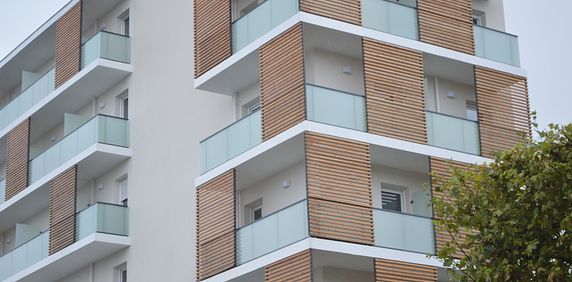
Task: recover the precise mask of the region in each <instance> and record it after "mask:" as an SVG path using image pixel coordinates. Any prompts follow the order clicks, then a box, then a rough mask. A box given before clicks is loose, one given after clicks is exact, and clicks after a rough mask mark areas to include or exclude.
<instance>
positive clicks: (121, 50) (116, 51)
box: [81, 31, 131, 69]
mask: <svg viewBox="0 0 572 282" xmlns="http://www.w3.org/2000/svg"><path fill="white" fill-rule="evenodd" d="M130 44H131V43H130V39H129V37H127V36H124V35H121V34H115V33H109V32H105V31H101V32H99V33H97V34H96V35H94V36H93V37H92V38H90V39H89V40H88V41H87V42H85V43H84V44H83V45H82V46H81V68H82V69H83V68H85V67H86V66H87V65H89V64H90V63H91V62H93V61H94V60H95V59H97V58H102V59H107V60H112V61H117V62H122V63H129V62H130V58H131V46H130Z"/></svg>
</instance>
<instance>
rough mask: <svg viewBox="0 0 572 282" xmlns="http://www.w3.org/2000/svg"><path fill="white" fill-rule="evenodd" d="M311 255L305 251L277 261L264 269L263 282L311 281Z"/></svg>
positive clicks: (308, 251)
mask: <svg viewBox="0 0 572 282" xmlns="http://www.w3.org/2000/svg"><path fill="white" fill-rule="evenodd" d="M311 260H312V254H311V251H310V250H306V251H303V252H300V253H297V254H295V255H292V256H289V257H287V258H285V259H282V260H280V261H277V262H275V263H273V264H271V265H269V266H267V267H266V268H265V274H264V281H266V282H282V281H297V282H310V281H312V263H311Z"/></svg>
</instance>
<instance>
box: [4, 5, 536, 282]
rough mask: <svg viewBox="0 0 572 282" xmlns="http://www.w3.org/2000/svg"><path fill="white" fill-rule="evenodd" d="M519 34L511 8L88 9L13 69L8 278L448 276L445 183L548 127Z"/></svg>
mask: <svg viewBox="0 0 572 282" xmlns="http://www.w3.org/2000/svg"><path fill="white" fill-rule="evenodd" d="M16 24H17V23H16ZM503 30H504V15H503V6H502V1H500V0H474V1H472V2H471V1H468V0H455V1H452V0H447V1H445V0H444V1H432V0H418V1H414V0H411V1H409V0H407V1H406V0H400V1H387V0H351V1H347V0H345V1H342V0H333V1H332V0H329V1H322V0H266V1H262V0H259V1H256V0H255V1H253V0H216V1H213V0H196V1H186V0H185V1H183V0H173V1H168V3H166V2H164V1H144V0H71V1H70V2H69V3H68V4H66V5H65V6H64V7H63V8H62V9H61V10H60V11H59V12H57V13H56V14H55V15H54V16H53V17H52V18H50V19H49V20H48V21H47V22H46V23H45V24H44V25H42V26H41V27H40V28H39V29H38V30H36V31H35V32H34V33H32V34H31V35H30V36H29V37H28V38H27V39H26V40H25V41H24V42H22V44H20V45H19V46H18V47H17V48H16V49H15V50H14V51H13V52H11V53H10V54H8V55H7V56H6V57H5V58H3V59H2V60H1V61H0V176H1V177H0V179H2V181H0V191H1V192H2V195H0V280H2V281H34V282H50V281H63V282H83V281H90V282H92V281H96V282H110V281H112V282H126V281H193V280H200V281H263V280H268V281H308V280H313V281H373V280H375V281H388V280H392V279H393V280H395V279H397V280H398V281H403V280H408V281H424V280H427V281H445V280H446V279H447V274H446V271H445V270H444V269H443V265H442V264H441V263H440V262H439V261H437V260H435V259H433V258H428V257H427V254H433V253H435V251H436V250H438V249H439V248H440V247H441V246H442V244H443V242H446V240H448V239H447V236H446V235H445V234H442V233H439V232H436V231H435V230H434V227H433V223H432V218H433V216H434V215H433V212H432V210H431V208H430V206H429V205H428V204H427V203H428V201H429V199H430V197H432V196H439V195H436V194H433V193H432V191H431V186H430V184H431V180H432V179H431V174H432V173H435V174H439V175H443V176H447V175H448V169H447V167H448V163H449V162H450V161H452V162H453V163H454V164H455V165H456V166H458V167H463V166H466V165H467V164H472V163H477V164H478V163H483V162H486V161H488V160H489V158H490V157H491V155H492V154H493V153H494V152H495V151H496V150H502V149H506V148H509V147H510V146H512V145H513V144H514V143H516V142H518V141H519V140H520V139H521V138H522V137H521V135H520V133H522V132H524V133H525V134H530V120H529V114H528V111H529V109H528V97H527V88H526V72H525V71H524V70H523V69H521V68H520V66H519V54H518V43H517V38H516V37H515V36H513V35H510V34H506V33H504V32H503Z"/></svg>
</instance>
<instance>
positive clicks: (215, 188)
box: [196, 170, 236, 280]
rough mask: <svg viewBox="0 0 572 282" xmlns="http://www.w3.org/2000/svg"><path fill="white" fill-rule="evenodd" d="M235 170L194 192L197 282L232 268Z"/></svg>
mask: <svg viewBox="0 0 572 282" xmlns="http://www.w3.org/2000/svg"><path fill="white" fill-rule="evenodd" d="M234 193H235V171H234V170H229V171H227V172H225V173H224V174H222V175H220V176H218V177H217V178H215V179H213V180H211V181H209V182H207V183H205V184H203V185H201V186H200V187H199V188H198V189H197V231H196V232H197V279H198V280H203V279H205V278H208V277H210V276H213V275H216V274H218V273H221V272H223V271H225V270H227V269H230V268H232V267H234V265H235V249H236V246H235V236H234V231H235V228H236V224H235V200H234V197H235V195H234Z"/></svg>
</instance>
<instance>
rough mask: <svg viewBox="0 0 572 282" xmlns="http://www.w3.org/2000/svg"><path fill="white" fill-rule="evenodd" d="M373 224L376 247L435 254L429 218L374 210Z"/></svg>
mask: <svg viewBox="0 0 572 282" xmlns="http://www.w3.org/2000/svg"><path fill="white" fill-rule="evenodd" d="M373 224H374V239H375V245H376V246H379V247H386V248H393V249H399V250H405V251H411V252H418V253H424V254H434V253H435V243H434V242H435V240H434V232H433V221H432V220H431V218H426V217H420V216H415V215H410V214H404V213H396V212H390V211H384V210H378V209H374V210H373Z"/></svg>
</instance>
